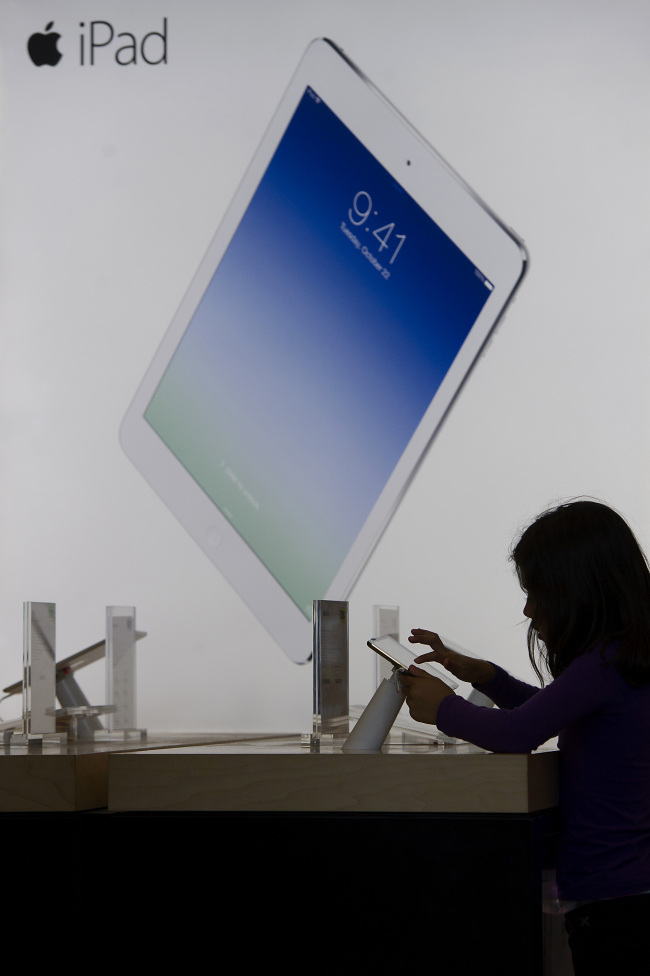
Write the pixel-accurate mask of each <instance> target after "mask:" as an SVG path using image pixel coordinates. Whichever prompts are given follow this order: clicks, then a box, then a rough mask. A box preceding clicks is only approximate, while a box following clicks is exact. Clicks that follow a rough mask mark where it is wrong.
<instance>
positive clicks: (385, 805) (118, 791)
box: [108, 736, 558, 814]
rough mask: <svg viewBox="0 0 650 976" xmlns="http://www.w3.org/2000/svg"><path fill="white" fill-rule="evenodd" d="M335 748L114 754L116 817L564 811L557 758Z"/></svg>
mask: <svg viewBox="0 0 650 976" xmlns="http://www.w3.org/2000/svg"><path fill="white" fill-rule="evenodd" d="M324 748H327V747H326V746H325V747H324ZM330 749H331V750H332V751H321V752H310V750H309V747H305V746H301V740H300V736H285V737H278V738H267V739H265V740H263V741H259V740H258V741H252V740H248V741H247V740H245V739H243V738H242V739H241V740H240V741H237V742H234V741H231V742H220V743H219V742H215V743H210V744H202V745H199V744H192V745H188V746H185V747H182V748H165V749H148V750H147V751H142V752H140V751H130V752H128V753H113V754H112V755H111V757H110V760H109V770H110V774H109V776H110V779H109V798H108V805H109V810H111V811H113V812H123V811H181V810H185V811H237V812H243V811H266V812H271V811H284V812H289V811H293V812H301V813H305V812H316V811H318V812H332V813H334V812H348V813H368V812H376V811H382V812H385V813H386V812H392V813H434V812H435V813H458V812H463V813H482V814H485V813H533V812H535V811H537V810H546V809H549V808H552V807H556V806H557V803H558V796H557V768H558V766H557V764H558V754H557V752H556V751H554V750H553V751H548V752H537V753H533V754H530V755H508V754H503V753H500V754H496V753H488V752H485V750H483V749H478V748H477V747H476V746H471V745H467V744H463V745H458V746H449V745H446V746H439V745H435V744H430V745H417V746H415V745H390V746H385V747H384V750H383V751H382V752H381V753H352V754H350V753H342V752H341V751H340V747H339V748H338V749H332V747H330Z"/></svg>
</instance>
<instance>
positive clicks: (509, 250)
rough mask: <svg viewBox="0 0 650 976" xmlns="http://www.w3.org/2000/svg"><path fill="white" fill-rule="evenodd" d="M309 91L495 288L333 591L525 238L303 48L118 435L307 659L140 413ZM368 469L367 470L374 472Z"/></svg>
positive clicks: (493, 314) (276, 595)
mask: <svg viewBox="0 0 650 976" xmlns="http://www.w3.org/2000/svg"><path fill="white" fill-rule="evenodd" d="M308 86H310V87H311V88H312V89H314V91H316V92H317V93H318V94H319V96H320V97H321V98H322V99H323V100H324V101H325V103H326V104H327V105H328V106H329V108H330V109H331V110H332V111H333V112H334V113H335V114H336V115H337V116H338V117H339V118H340V119H341V121H342V122H344V123H345V125H347V126H348V128H349V129H351V130H352V132H353V133H354V134H355V135H356V136H357V138H358V139H359V140H360V141H361V142H362V143H363V144H364V145H365V146H366V148H367V149H368V150H369V151H370V152H371V153H372V154H373V155H374V156H375V157H376V159H377V160H378V161H379V162H380V163H381V164H382V165H383V166H384V167H385V168H386V169H387V170H388V171H389V172H390V173H391V174H392V175H393V177H394V178H395V179H396V180H398V182H399V183H400V184H401V185H402V186H403V188H404V189H405V190H406V191H407V192H408V193H409V194H410V195H411V196H412V197H413V198H414V199H415V201H416V202H417V203H418V204H419V205H420V206H421V207H422V208H423V209H424V210H425V211H426V212H427V213H428V214H429V215H430V216H431V217H432V219H433V220H435V222H436V223H437V224H438V225H439V226H440V227H441V228H442V230H443V231H445V233H446V234H447V235H448V236H449V237H450V238H451V239H452V240H453V241H454V242H455V244H456V245H457V246H458V247H459V248H460V249H461V250H462V251H463V252H464V253H465V255H466V256H467V257H468V258H469V259H470V260H471V261H472V262H473V263H474V264H475V265H476V266H477V267H479V268H481V270H482V271H483V273H484V274H485V276H486V277H487V278H488V279H489V281H490V282H491V283H492V285H493V286H494V287H493V290H492V292H491V294H490V296H489V298H488V301H487V302H486V304H485V306H484V308H483V310H482V312H481V313H480V315H479V317H478V319H477V321H476V323H475V324H474V326H473V328H472V329H471V331H470V333H469V335H468V337H467V339H466V341H465V342H464V344H463V346H462V347H461V349H460V351H459V353H458V355H457V356H456V358H455V360H454V362H453V364H452V366H451V368H450V369H449V371H448V373H447V375H446V377H445V379H444V380H443V382H442V384H441V386H440V388H439V389H438V391H437V393H436V395H435V397H434V399H433V400H432V402H431V404H430V406H429V408H428V410H427V411H426V413H425V415H424V417H423V419H422V422H421V423H420V424H419V426H418V428H417V430H416V431H415V433H414V434H413V436H412V438H411V440H410V442H409V444H408V445H407V448H406V450H405V451H404V453H403V455H402V457H401V459H400V461H399V463H398V464H397V466H396V468H395V470H394V471H393V473H392V475H391V477H390V478H389V480H388V482H387V483H386V485H385V487H384V489H383V491H382V493H381V496H380V498H379V500H378V502H377V504H376V505H375V507H374V509H373V511H372V513H371V514H370V516H369V517H368V519H367V521H366V523H365V525H364V526H363V528H362V530H361V532H360V533H359V535H358V537H357V539H356V541H355V543H354V545H353V546H352V548H351V549H350V551H349V553H348V555H347V557H346V558H345V560H344V561H343V563H342V565H341V567H340V569H339V571H338V573H337V575H336V577H335V579H334V580H333V582H332V584H331V586H330V588H329V590H328V592H327V593H315V594H314V599H336V600H342V599H347V597H348V596H349V594H350V591H351V589H352V587H353V586H354V583H355V582H356V580H357V578H358V576H359V573H360V572H361V570H362V568H363V566H364V564H365V563H366V561H367V559H368V557H369V555H370V553H371V552H372V550H373V548H374V547H375V545H376V544H377V542H378V540H379V538H380V536H381V534H382V532H383V531H384V529H385V527H386V525H387V524H388V522H389V520H390V518H391V516H392V515H393V513H394V511H395V509H396V508H397V506H398V505H399V502H400V500H401V498H402V496H403V494H404V492H405V491H406V489H407V487H408V485H409V483H410V481H411V479H412V477H413V475H414V473H415V471H416V469H417V467H418V464H419V463H420V461H421V459H422V457H423V456H424V453H425V452H426V449H427V447H428V445H429V444H430V442H431V440H432V438H433V436H434V435H435V432H436V430H437V429H438V427H439V425H440V423H441V421H442V419H443V417H444V415H445V413H446V412H447V410H448V409H449V406H450V404H451V402H452V401H453V399H454V397H455V396H456V395H457V393H458V391H459V389H460V388H461V386H462V384H463V382H464V380H465V379H466V377H467V375H468V373H469V371H470V369H471V367H472V365H473V363H474V362H475V361H476V359H477V357H478V355H479V354H480V352H481V350H482V348H483V347H484V345H485V343H486V342H487V340H488V338H489V336H490V333H491V332H492V331H493V329H494V327H495V325H496V324H497V322H498V321H499V318H500V317H501V315H502V314H503V311H504V309H505V307H506V305H507V304H508V301H509V300H510V299H511V297H512V295H513V294H514V292H515V290H516V288H517V287H518V285H519V284H520V282H521V280H522V277H523V275H524V272H525V270H526V265H527V254H526V250H525V248H524V246H523V243H522V242H521V240H520V239H518V238H517V236H516V235H515V234H514V233H513V232H512V231H511V230H509V229H508V228H506V227H505V226H504V225H503V224H502V223H501V222H500V221H499V220H498V218H496V217H495V215H494V214H493V213H492V212H491V211H490V210H489V208H488V207H487V206H486V205H485V204H484V203H483V202H482V201H481V200H480V199H479V198H478V197H477V196H476V194H474V193H473V191H472V190H471V189H470V188H469V187H468V186H467V185H466V184H465V183H464V181H463V180H462V179H461V178H460V177H459V176H458V175H457V174H456V173H455V172H454V171H453V170H452V169H451V167H450V166H449V165H448V164H447V163H446V162H445V161H444V160H443V159H442V158H441V157H440V156H439V155H438V154H437V153H436V151H435V150H434V149H432V147H431V146H429V145H428V144H427V143H426V141H425V140H424V139H423V138H422V137H421V136H420V135H419V134H418V133H417V132H416V131H415V130H414V129H413V128H412V127H411V126H410V125H409V123H408V122H406V120H405V119H404V118H403V117H402V116H401V115H400V113H399V112H398V111H397V110H396V109H395V108H394V107H393V106H392V105H391V104H390V103H389V102H388V101H387V100H386V99H385V98H384V97H383V96H382V95H381V93H380V92H379V91H378V90H377V89H376V88H375V87H374V85H372V83H371V82H369V81H368V79H366V78H365V76H364V75H363V74H362V73H361V72H360V71H359V70H358V69H357V68H356V67H355V66H354V65H353V64H352V63H351V62H350V61H349V60H348V59H347V58H346V56H345V55H344V54H343V53H342V52H341V51H340V50H339V49H338V48H337V47H336V46H335V45H334V44H333V43H332V42H330V41H327V40H317V41H314V42H312V44H310V46H309V47H308V49H307V51H306V53H305V55H304V57H303V59H302V61H301V62H300V64H299V66H298V68H297V70H296V72H295V74H294V76H293V78H292V80H291V82H290V84H289V87H288V89H287V91H286V93H285V95H284V97H283V99H282V101H281V103H280V105H279V107H278V109H277V111H276V113H275V115H274V117H273V119H272V121H271V123H270V125H269V127H268V129H267V131H266V133H265V135H264V137H263V139H262V142H261V143H260V146H259V148H258V150H257V152H256V154H255V156H254V158H253V160H252V162H251V164H250V166H249V168H248V170H247V172H246V174H245V175H244V177H243V179H242V182H241V184H240V186H239V188H238V190H237V192H236V194H235V197H234V199H233V201H232V203H231V205H230V206H229V208H228V210H227V212H226V214H225V216H224V218H223V221H222V223H221V225H220V227H219V229H218V230H217V233H216V234H215V237H214V238H213V240H212V242H211V244H210V246H209V248H208V251H207V253H206V256H205V258H204V259H203V261H202V263H201V265H200V267H199V269H198V271H197V272H196V275H195V277H194V279H193V281H192V282H191V284H190V286H189V288H188V290H187V292H186V294H185V296H184V298H183V300H182V301H181V304H180V306H179V308H178V311H177V312H176V314H175V316H174V318H173V320H172V323H171V325H170V326H169V329H168V331H167V333H166V334H165V336H164V338H163V341H162V343H161V345H160V347H159V349H158V351H157V352H156V354H155V356H154V359H153V361H152V363H151V365H150V367H149V369H148V370H147V373H146V375H145V377H144V379H143V380H142V383H141V385H140V387H139V389H138V391H137V392H136V394H135V397H134V399H133V401H132V403H131V405H130V407H129V409H128V412H127V414H126V416H125V419H124V421H123V423H122V426H121V430H120V440H121V443H122V446H123V449H124V451H125V452H126V454H127V455H128V457H129V458H130V459H131V461H132V462H133V463H134V464H135V466H136V467H137V468H138V470H139V471H140V472H141V473H142V474H143V476H144V477H145V478H146V480H147V481H148V482H149V484H150V485H151V486H152V487H153V489H154V490H155V491H156V492H157V494H158V495H159V496H160V497H161V498H162V499H163V501H164V502H165V503H166V504H167V506H168V507H169V508H170V509H171V511H172V512H173V513H174V515H175V516H176V517H177V518H178V519H179V521H180V522H181V523H182V524H183V526H184V527H185V528H186V529H187V531H188V532H189V533H190V534H191V535H192V537H193V538H194V539H195V541H196V542H197V543H198V545H199V546H200V547H201V548H202V549H203V551H204V552H205V553H206V555H207V556H208V557H209V559H210V560H211V561H212V562H213V564H214V565H215V566H216V567H217V568H218V569H219V570H220V571H221V572H222V574H223V575H224V576H225V577H226V579H228V581H229V582H230V583H231V585H232V586H233V587H234V588H235V590H236V591H237V592H238V593H239V594H240V596H241V597H242V599H243V600H244V601H245V603H246V604H247V605H248V607H249V608H250V609H251V610H252V612H253V613H254V614H255V615H256V616H257V617H258V619H259V620H260V621H261V622H262V624H263V625H264V626H265V627H266V629H267V630H268V631H269V633H270V634H271V635H272V637H273V638H274V639H275V640H276V641H277V643H278V644H279V645H280V647H281V648H282V649H283V650H284V651H285V653H286V654H287V655H288V656H289V657H290V658H291V660H293V661H295V662H296V663H304V662H306V661H308V660H309V658H310V656H311V635H312V625H311V620H308V619H306V618H305V616H304V614H303V613H302V612H301V611H300V609H299V608H298V607H297V606H296V604H295V603H294V601H293V600H292V599H291V597H290V596H289V595H288V594H287V593H286V591H285V590H284V589H283V588H282V586H281V585H280V584H279V583H278V582H277V581H276V579H275V578H274V577H273V576H272V575H271V573H270V572H269V571H268V570H267V569H266V567H265V566H264V565H263V564H262V563H261V561H260V560H259V559H258V557H257V556H256V555H255V553H254V552H253V550H252V549H250V548H249V547H248V545H247V544H246V543H245V542H244V541H243V540H242V538H241V537H240V535H239V534H238V532H237V531H236V530H235V529H234V528H233V526H232V525H231V524H230V522H229V521H228V520H227V518H225V516H223V515H222V513H221V512H220V511H219V510H218V509H217V507H216V506H215V505H214V504H213V502H212V501H211V499H210V498H209V497H208V496H207V495H206V494H205V493H204V492H203V490H202V489H201V488H200V487H199V485H198V484H197V483H196V482H195V481H194V479H193V478H192V477H191V476H190V475H189V474H188V472H187V471H186V470H185V469H184V468H183V467H182V465H181V464H180V462H179V461H178V460H177V459H176V457H175V456H174V455H173V454H172V453H171V451H170V450H169V449H168V448H167V447H166V445H165V444H164V443H163V441H162V440H161V439H160V438H159V437H158V435H157V434H156V432H155V431H154V430H153V429H152V428H151V427H150V426H149V424H148V423H147V422H146V420H145V419H144V412H145V410H146V408H147V406H148V404H149V402H150V400H151V398H152V396H153V394H154V392H155V390H156V388H157V386H158V384H159V382H160V379H161V377H162V375H163V373H164V371H165V369H166V367H167V365H168V363H169V361H170V360H171V357H172V356H173V354H174V352H175V350H176V348H177V346H178V343H179V342H180V339H181V337H182V336H183V334H184V332H185V329H186V327H187V325H188V324H189V322H190V320H191V318H192V315H193V313H194V311H195V309H196V307H197V306H198V304H199V302H200V300H201V298H202V296H203V294H204V292H205V290H206V288H207V287H208V285H209V283H210V281H211V279H212V276H213V274H214V271H215V269H216V267H217V266H218V264H219V262H220V261H221V258H222V257H223V255H224V253H225V251H226V249H227V247H228V245H229V243H230V240H231V238H232V236H233V234H234V233H235V231H236V229H237V227H238V225H239V223H240V221H241V219H242V217H243V215H244V213H245V212H246V209H247V207H248V205H249V203H250V201H251V199H252V197H253V195H254V193H255V190H256V188H257V186H258V184H259V182H260V180H261V178H262V176H263V175H264V173H265V171H266V168H267V166H268V164H269V162H270V160H271V158H272V156H273V154H274V152H275V150H276V148H277V146H278V143H279V142H280V140H281V138H282V136H283V134H284V132H285V129H286V127H287V125H288V124H289V122H290V120H291V118H292V116H293V114H294V112H295V109H296V107H297V105H298V103H299V101H300V99H301V98H302V96H303V94H304V92H305V89H306V88H307V87H308ZM370 476H371V475H370V473H369V477H370Z"/></svg>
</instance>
